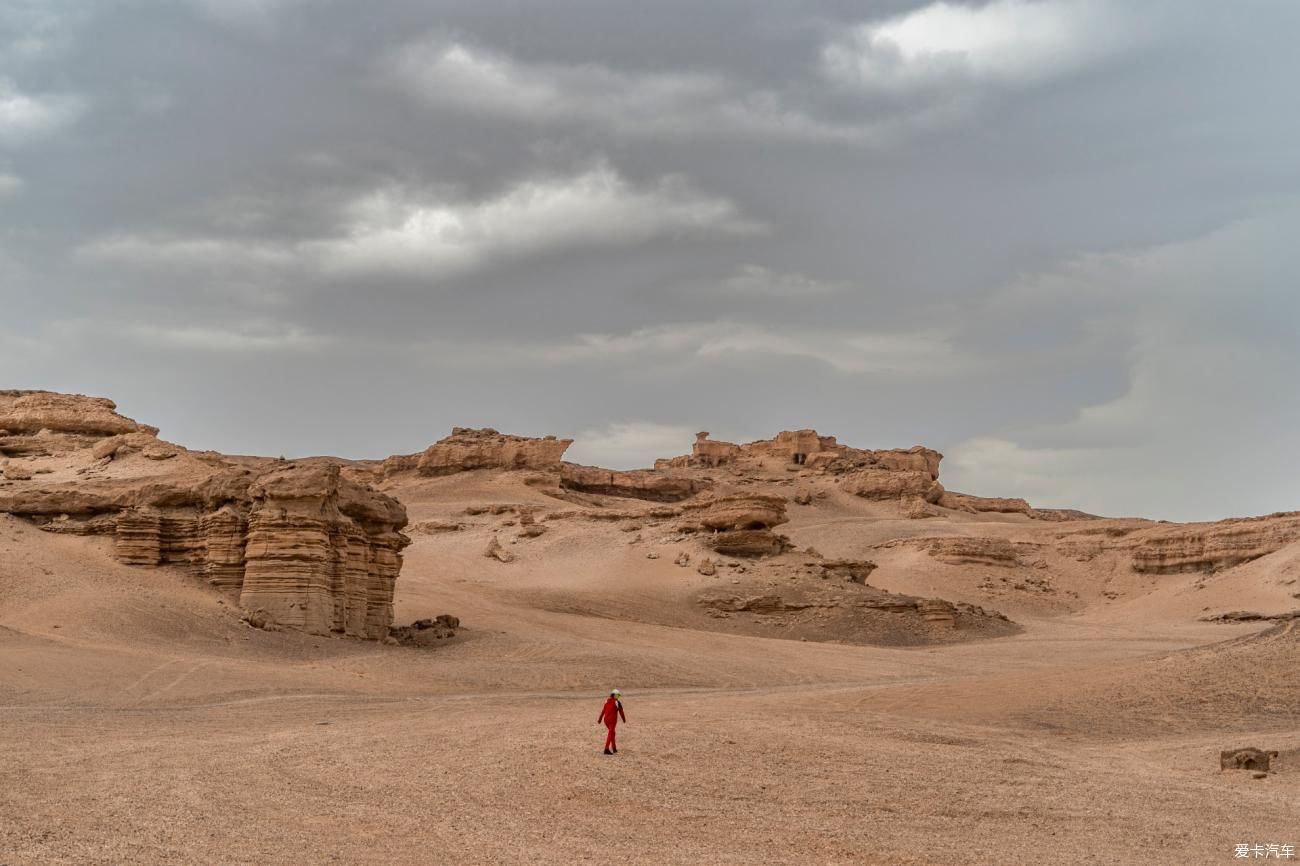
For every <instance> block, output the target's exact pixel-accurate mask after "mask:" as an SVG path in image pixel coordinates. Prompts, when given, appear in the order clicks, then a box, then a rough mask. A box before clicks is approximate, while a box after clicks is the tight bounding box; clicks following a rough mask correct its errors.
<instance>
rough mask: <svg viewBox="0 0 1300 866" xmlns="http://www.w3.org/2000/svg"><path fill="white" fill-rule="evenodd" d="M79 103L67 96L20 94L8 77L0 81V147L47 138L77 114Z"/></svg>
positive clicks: (79, 111) (74, 98) (79, 109)
mask: <svg viewBox="0 0 1300 866" xmlns="http://www.w3.org/2000/svg"><path fill="white" fill-rule="evenodd" d="M81 107H82V106H81V101H80V99H78V98H77V97H74V96H70V95H67V94H50V93H47V94H41V95H39V96H33V95H29V94H26V93H23V92H22V91H21V90H19V89H18V86H17V85H16V84H15V83H14V82H13V81H12V80H11V79H8V78H0V144H10V145H12V144H21V143H22V142H25V141H27V140H29V139H33V138H38V137H40V136H43V135H48V134H50V133H52V132H54V131H55V130H57V129H59V128H60V127H62V126H64V125H66V124H68V123H71V122H72V121H73V120H75V119H76V117H77V115H78V114H80V113H81Z"/></svg>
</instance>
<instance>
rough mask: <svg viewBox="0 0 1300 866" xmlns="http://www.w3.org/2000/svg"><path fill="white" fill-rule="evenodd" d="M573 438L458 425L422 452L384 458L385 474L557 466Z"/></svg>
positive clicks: (447, 473)
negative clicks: (537, 436) (534, 436)
mask: <svg viewBox="0 0 1300 866" xmlns="http://www.w3.org/2000/svg"><path fill="white" fill-rule="evenodd" d="M572 444H573V440H572V439H557V438H555V437H554V436H545V437H543V438H540V439H533V438H529V437H526V436H511V435H509V434H505V433H498V432H497V431H496V430H492V429H491V428H484V429H481V430H475V429H471V428H467V427H455V428H453V429H452V431H451V435H450V436H447V437H446V438H444V439H440V440H438V441H437V442H435V443H434V444H432V445H430V446H429V447H428V448H426V449H425V450H424V451H423V452H422V453H420V454H399V455H394V456H393V457H389V458H388V459H387V460H385V461H384V474H385V475H386V476H387V475H392V474H394V473H397V472H408V471H411V470H415V471H417V472H419V473H420V474H421V475H452V474H454V473H457V472H466V471H469V470H473V469H531V470H551V471H553V470H557V469H559V468H560V460H561V458H563V456H564V452H565V451H567V450H568V448H569V446H570V445H572Z"/></svg>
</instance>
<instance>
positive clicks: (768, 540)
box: [704, 529, 794, 558]
mask: <svg viewBox="0 0 1300 866" xmlns="http://www.w3.org/2000/svg"><path fill="white" fill-rule="evenodd" d="M704 543H705V544H706V545H707V546H708V547H709V549H710V550H713V551H714V552H716V553H720V554H722V555H723V556H740V557H747V558H757V557H761V556H775V555H777V554H778V553H784V552H785V551H787V550H791V549H793V547H794V545H793V544H791V543H790V539H788V538H786V537H785V536H784V535H778V534H776V533H775V532H772V531H771V530H769V529H738V530H735V531H731V532H719V533H717V534H716V535H713V536H712V537H710V538H708V539H707V540H706V541H705V542H704Z"/></svg>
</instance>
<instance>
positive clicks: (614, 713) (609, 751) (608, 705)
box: [596, 689, 627, 755]
mask: <svg viewBox="0 0 1300 866" xmlns="http://www.w3.org/2000/svg"><path fill="white" fill-rule="evenodd" d="M621 697H623V693H622V692H620V691H619V690H618V689H614V691H612V692H610V693H609V697H608V698H606V699H605V706H603V707H601V708H600V716H599V717H597V719H596V724H598V725H599V724H601V723H602V722H604V724H605V727H606V728H607V729H608V731H609V733H607V734H606V735H605V754H606V755H613V754H615V753H617V752H618V743H616V742H615V741H614V731H615V730H616V729H617V728H618V722H619V719H622V720H623V721H625V722H626V721H627V716H626V715H624V714H623V702H622V701H621V700H619V698H621Z"/></svg>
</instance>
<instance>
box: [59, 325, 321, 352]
mask: <svg viewBox="0 0 1300 866" xmlns="http://www.w3.org/2000/svg"><path fill="white" fill-rule="evenodd" d="M46 337H47V338H48V340H49V341H50V342H51V343H54V344H63V345H67V344H71V343H78V344H80V343H84V342H85V341H86V340H91V339H103V338H107V339H111V340H117V341H121V342H125V343H131V344H134V345H137V346H143V347H149V348H156V349H170V350H177V351H182V352H214V353H246V352H310V351H317V350H321V349H326V348H329V347H330V346H331V345H332V344H333V342H334V340H333V339H332V338H330V337H327V336H325V335H323V334H317V333H315V332H313V331H310V330H308V329H306V328H304V327H302V326H299V325H294V324H287V323H281V322H275V321H270V320H263V319H254V320H249V321H246V322H242V323H238V324H232V325H228V326H224V327H220V326H212V325H208V326H203V325H168V324H150V323H144V322H129V321H121V320H114V319H107V320H103V319H96V320H90V319H63V320H60V321H57V322H53V323H51V324H50V326H49V328H48V329H47V332H46Z"/></svg>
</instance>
